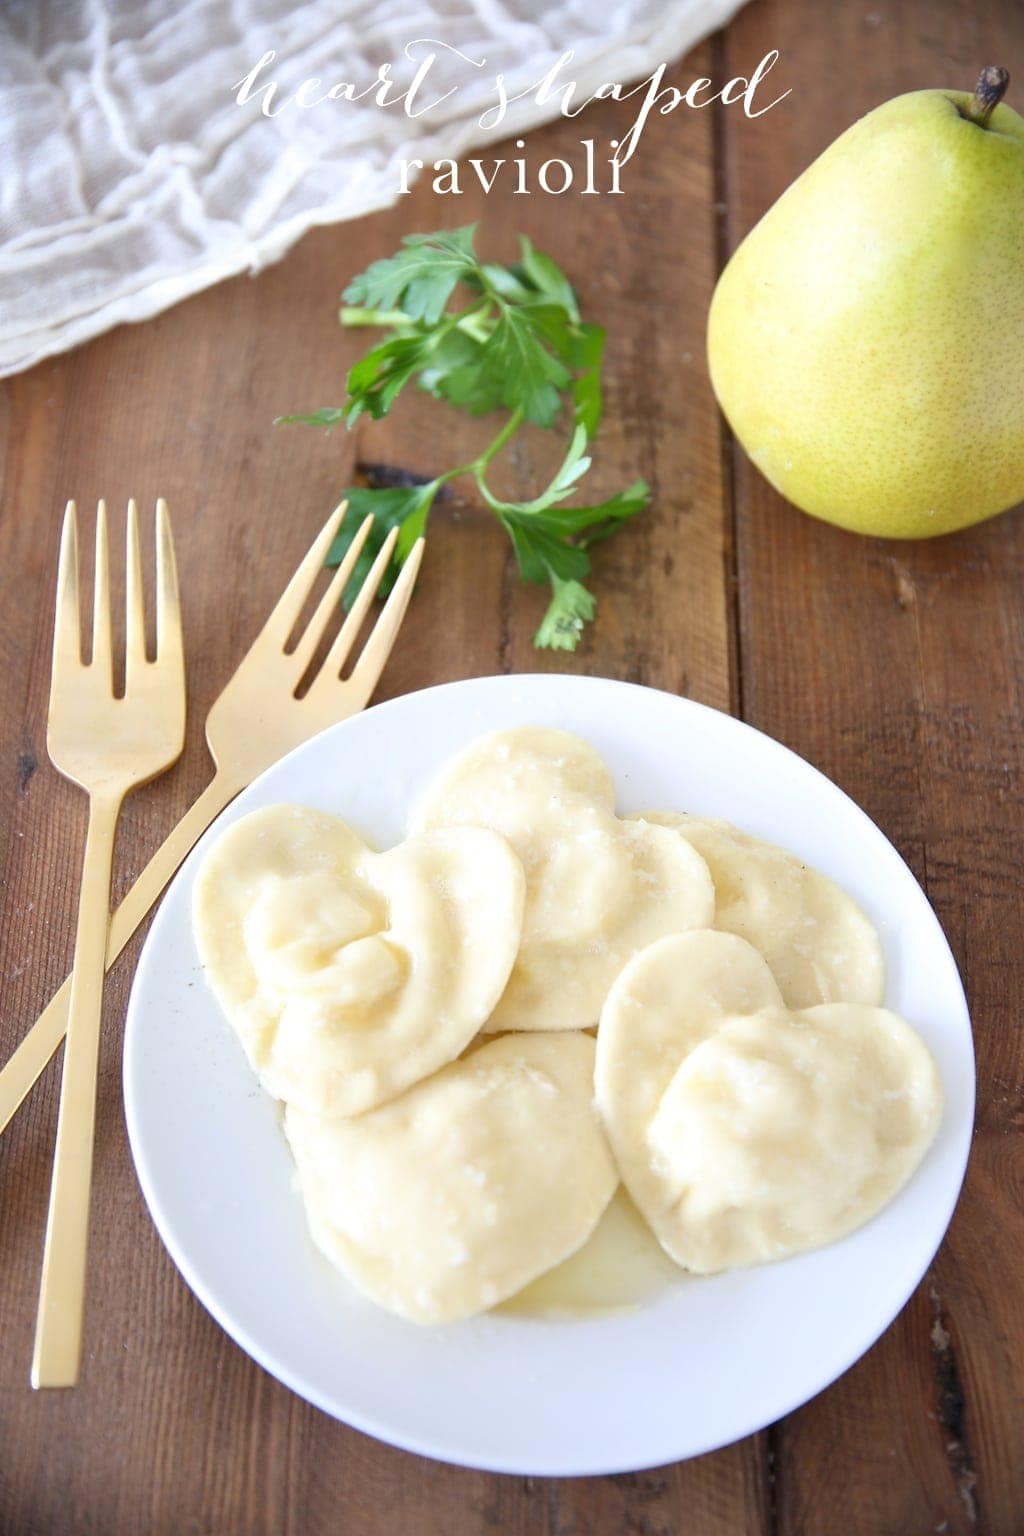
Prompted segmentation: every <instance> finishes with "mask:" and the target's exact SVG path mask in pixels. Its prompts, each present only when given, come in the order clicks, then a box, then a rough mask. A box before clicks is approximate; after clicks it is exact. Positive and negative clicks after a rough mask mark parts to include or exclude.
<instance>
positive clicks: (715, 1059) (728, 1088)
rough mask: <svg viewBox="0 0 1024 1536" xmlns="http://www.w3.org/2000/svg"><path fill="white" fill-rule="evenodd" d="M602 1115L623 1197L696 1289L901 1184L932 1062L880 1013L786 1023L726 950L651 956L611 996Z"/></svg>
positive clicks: (829, 1014) (935, 1114) (933, 1079)
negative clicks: (697, 1277)
mask: <svg viewBox="0 0 1024 1536" xmlns="http://www.w3.org/2000/svg"><path fill="white" fill-rule="evenodd" d="M597 1095H598V1104H599V1107H600V1109H601V1113H602V1116H603V1118H604V1122H605V1125H606V1128H607V1130H608V1134H609V1139H610V1141H611V1144H612V1148H613V1150H614V1152H615V1156H616V1160H617V1162H618V1165H619V1169H620V1171H621V1174H622V1179H623V1183H624V1184H625V1185H626V1188H627V1189H628V1190H629V1193H630V1194H631V1195H632V1197H633V1200H634V1201H635V1202H636V1204H637V1206H638V1207H639V1209H640V1211H641V1212H642V1213H643V1215H644V1216H645V1217H646V1219H647V1221H648V1222H649V1224H650V1225H651V1227H652V1228H653V1230H654V1232H655V1234H656V1236H657V1237H658V1240H659V1242H660V1243H661V1245H662V1247H663V1248H664V1249H665V1251H666V1252H667V1253H668V1254H669V1255H670V1257H672V1258H673V1259H675V1261H676V1263H677V1264H680V1265H682V1266H683V1267H684V1268H686V1269H690V1270H695V1271H697V1272H700V1273H710V1272H712V1271H715V1270H720V1269H726V1268H730V1267H732V1266H735V1265H743V1264H752V1263H757V1262H761V1261H764V1260H768V1259H778V1258H783V1257H785V1256H786V1255H787V1254H791V1253H797V1252H800V1251H802V1250H804V1249H808V1248H816V1247H820V1246H822V1245H823V1244H825V1243H829V1242H832V1241H834V1240H835V1239H836V1238H838V1237H841V1236H843V1235H844V1234H845V1233H846V1232H849V1231H851V1230H852V1229H853V1228H854V1227H857V1226H860V1225H861V1223H862V1222H864V1221H866V1220H867V1219H868V1218H869V1217H870V1216H872V1215H873V1214H874V1213H875V1212H876V1211H877V1210H878V1209H879V1208H880V1207H881V1206H882V1205H884V1204H885V1203H886V1201H888V1200H890V1199H891V1198H892V1197H893V1195H894V1194H895V1193H896V1192H897V1190H898V1189H899V1188H900V1187H901V1186H902V1185H903V1184H904V1183H905V1182H906V1181H907V1179H909V1178H910V1176H911V1174H912V1173H913V1171H914V1169H915V1168H916V1167H917V1165H918V1163H919V1162H920V1160H921V1158H922V1157H923V1156H924V1153H925V1151H926V1150H927V1148H928V1146H929V1144H930V1142H931V1140H932V1138H933V1136H934V1135H935V1131H936V1129H937V1127H938V1123H939V1119H940V1115H941V1107H942V1089H941V1085H940V1082H939V1077H938V1072H937V1070H936V1067H935V1063H934V1061H933V1060H932V1057H931V1054H930V1052H929V1051H928V1049H927V1047H926V1046H925V1044H924V1042H923V1041H922V1040H921V1038H920V1037H919V1036H918V1034H917V1033H916V1032H915V1031H914V1030H913V1029H912V1028H911V1027H910V1025H909V1024H907V1023H906V1022H905V1021H904V1020H903V1019H901V1018H899V1017H898V1016H897V1015H896V1014H894V1013H890V1012H888V1011H887V1010H886V1009H883V1008H874V1007H870V1006H867V1005H864V1004H855V1003H826V1004H820V1005H817V1006H814V1007H810V1008H804V1009H800V1010H795V1011H790V1010H789V1009H787V1008H786V1007H785V1005H784V1003H783V1000H782V997H781V995H780V993H779V989H778V987H777V985H776V982H775V980H774V978H773V976H772V973H771V971H770V970H769V968H768V965H767V964H766V962H765V961H764V960H763V959H762V957H761V956H760V955H759V954H758V953H757V951H756V950H755V949H753V948H752V946H751V945H749V944H747V943H746V942H745V941H744V940H743V939H740V938H738V937H736V936H735V935H733V934H727V933H720V932H708V933H690V934H683V935H680V936H678V937H674V938H667V939H663V940H661V941H660V942H659V943H657V944H653V945H651V947H650V948H649V949H647V950H645V951H644V953H643V954H641V955H638V956H637V957H636V959H635V960H633V961H632V962H631V964H630V965H628V966H627V967H626V969H625V970H624V971H623V973H622V975H621V976H620V977H619V979H618V981H617V982H616V984H615V986H614V987H613V988H612V990H611V993H610V994H609V997H608V1001H607V1003H606V1005H605V1008H604V1012H603V1013H602V1016H601V1027H600V1031H599V1033H598V1049H597Z"/></svg>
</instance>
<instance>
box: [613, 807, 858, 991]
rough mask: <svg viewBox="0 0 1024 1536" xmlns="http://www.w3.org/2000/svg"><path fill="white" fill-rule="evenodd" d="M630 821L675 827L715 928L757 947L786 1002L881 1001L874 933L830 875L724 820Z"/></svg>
mask: <svg viewBox="0 0 1024 1536" xmlns="http://www.w3.org/2000/svg"><path fill="white" fill-rule="evenodd" d="M636 819H637V820H639V821H643V822H646V823H654V824H656V825H658V826H663V827H675V828H676V829H677V830H678V831H679V832H681V833H682V835H683V836H684V837H685V838H686V839H687V841H688V842H690V843H692V844H693V846H694V847H695V848H696V850H697V852H698V853H699V854H700V855H701V857H702V858H703V859H704V861H705V863H706V864H707V866H708V869H709V870H710V871H711V878H712V880H713V881H714V885H715V927H716V928H722V929H724V930H725V931H726V932H728V933H735V934H738V935H739V936H740V938H742V939H746V940H747V941H748V943H750V944H753V946H754V948H755V949H757V950H760V952H761V954H762V955H764V957H765V959H766V960H767V962H768V964H769V966H770V967H771V971H772V975H773V976H774V977H775V980H776V981H777V982H778V984H779V987H780V989H781V992H782V997H783V1000H784V1002H785V1003H786V1006H787V1007H789V1008H807V1007H810V1006H811V1005H812V1004H814V1003H880V1002H881V1001H882V998H883V996H884V993H885V963H884V961H883V959H882V946H881V943H880V941H879V938H878V934H877V932H876V930H875V928H874V926H873V924H872V923H871V922H870V921H869V920H868V918H867V917H866V916H865V915H864V913H863V912H862V911H861V909H860V908H859V907H858V906H857V903H856V902H855V901H854V900H853V899H852V897H850V896H847V894H846V892H845V891H843V890H841V889H840V887H839V886H838V885H836V883H835V882H834V881H833V880H829V879H828V878H827V877H826V876H825V875H821V874H819V873H818V872H817V870H814V869H811V868H810V867H809V866H808V865H806V864H803V863H801V861H800V860H799V859H798V858H797V857H796V856H795V855H794V854H791V853H787V852H786V851H785V849H783V848H777V847H776V846H775V845H774V844H773V843H765V842H762V841H761V839H760V838H756V837H751V836H750V835H749V834H748V833H746V832H741V831H740V830H739V828H738V827H734V826H732V825H731V824H730V823H729V822H727V821H713V820H708V819H705V818H703V817H699V816H687V815H684V814H681V813H678V812H674V811H645V812H644V813H643V814H642V815H641V816H639V817H637V818H636Z"/></svg>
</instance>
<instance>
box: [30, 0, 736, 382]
mask: <svg viewBox="0 0 1024 1536" xmlns="http://www.w3.org/2000/svg"><path fill="white" fill-rule="evenodd" d="M740 3H741V0H674V3H665V0H620V3H608V4H604V5H600V4H597V5H595V4H594V3H593V0H552V3H549V4H545V3H543V0H308V3H306V4H297V5H296V4H285V3H283V0H232V3H231V4H227V3H225V0H179V3H177V4H175V5H168V4H166V0H7V3H6V5H5V6H4V8H3V9H2V11H0V374H10V373H16V372H18V371H19V370H21V369H24V368H28V367H31V365H32V364H33V363H36V362H38V361H39V360H40V359H41V358H44V357H48V356H51V355H52V354H53V353H56V352H62V351H64V350H65V349H67V348H68V347H73V346H75V345H77V344H78V343H79V342H82V341H85V340H86V339H87V338H89V337H91V336H96V335H98V334H99V333H100V332H101V331H104V330H107V329H108V328H109V327H110V326H113V325H116V324H118V323H119V322H122V321H132V320H143V319H146V318H147V317H148V316H150V315H154V314H157V313H159V311H161V310H163V309H166V308H168V307H169V306H170V305H172V304H175V303H177V302H178V300H179V299H182V298H185V297H186V296H187V295H189V294H192V293H196V292H198V291H199V290H200V289H202V288H206V287H208V286H209V285H210V284H212V283H216V282H219V281H220V280H221V279H222V278H225V277H229V276H231V275H232V274H234V273H237V272H241V271H244V270H246V269H248V270H250V271H255V270H257V269H258V268H259V267H261V266H265V265H266V264H267V263H269V262H273V261H276V260H278V258H279V257H281V256H283V255H284V253H285V252H286V251H287V250H288V248H289V247H290V246H291V245H292V244H293V243H294V242H295V241H296V240H297V239H298V238H299V237H300V235H302V234H304V233H305V231H306V230H307V229H309V228H310V227H311V226H313V225H316V224H327V223H333V222H335V221H338V220H342V219H351V218H356V217H358V216H359V215H360V214H364V213H369V212H370V211H371V210H373V209H377V208H382V207H385V206H387V205H389V204H390V203H392V202H394V201H395V199H396V197H397V195H398V190H399V183H400V166H399V163H400V161H401V160H402V159H408V158H412V157H418V158H419V159H422V160H423V161H424V162H426V163H429V162H431V161H433V160H435V159H438V158H440V157H443V156H451V157H455V156H458V155H460V154H463V153H464V152H465V151H466V150H468V149H469V148H471V147H473V146H476V145H479V144H482V143H487V142H488V141H489V142H497V141H498V140H499V139H500V138H503V137H505V136H507V135H508V134H509V133H514V132H517V131H519V132H521V131H523V130H525V129H526V128H528V127H530V126H531V125H533V124H535V123H537V122H540V121H543V120H545V119H548V118H551V117H554V116H556V115H557V114H558V110H559V106H558V100H557V97H554V98H552V99H551V100H549V101H548V102H547V103H546V104H545V105H538V103H537V102H536V101H535V100H534V99H533V98H532V96H530V97H528V98H526V99H524V100H523V101H521V102H519V103H514V104H513V105H512V106H510V108H509V110H508V115H507V117H506V119H505V121H504V123H503V124H502V125H501V127H500V128H498V129H495V130H492V131H491V132H490V133H488V132H487V131H486V130H485V129H481V127H480V125H479V118H480V115H481V113H483V112H485V111H486V109H487V108H488V107H489V106H491V105H492V104H493V102H494V100H495V88H494V80H495V76H496V75H497V74H498V73H499V71H500V72H502V73H503V74H504V76H505V79H506V83H507V88H508V91H509V94H510V95H513V96H514V95H515V94H516V93H517V92H519V91H523V90H527V89H528V88H530V87H532V86H533V85H535V84H536V82H537V81H539V80H540V79H541V78H542V77H543V75H544V74H545V72H546V71H547V70H548V69H549V68H550V67H551V66H552V65H553V64H554V63H555V62H556V61H557V60H558V59H559V58H560V56H561V55H562V54H563V53H564V52H565V51H566V50H567V49H569V48H571V49H572V50H573V51H574V58H573V60H572V63H571V65H569V66H568V67H567V68H566V70H565V75H564V78H566V79H575V80H576V81H577V82H578V88H579V91H580V93H581V94H586V93H588V92H591V91H593V90H595V89H596V88H597V86H598V85H600V84H601V83H602V82H604V81H606V80H623V81H626V80H640V79H642V78H643V77H644V76H646V75H648V74H649V73H650V72H651V71H652V70H653V69H655V68H656V67H657V66H658V64H660V63H661V62H662V61H671V60H674V59H675V58H677V57H678V56H679V55H680V54H682V53H684V52H685V51H686V50H687V49H688V48H690V47H691V46H692V45H693V44H694V43H695V42H697V41H698V40H699V39H700V38H701V37H703V36H704V35H705V34H707V33H708V32H710V31H712V30H714V29H715V28H717V27H719V26H721V25H723V24H724V22H725V21H726V20H727V19H728V18H729V16H730V15H731V14H732V13H733V12H734V11H735V10H736V9H737V8H738V6H739V4H740ZM417 39H437V40H438V41H439V43H440V44H441V45H447V47H444V46H442V47H440V48H437V49H435V50H434V51H435V52H436V53H437V62H436V64H435V65H434V66H432V69H431V73H430V75H429V79H428V82H427V83H428V84H429V87H430V89H429V91H426V89H425V93H424V99H425V100H426V99H431V100H432V99H435V98H436V97H437V96H440V95H441V94H442V93H443V92H444V91H446V90H449V89H451V88H452V87H457V89H456V91H455V94H454V95H452V96H451V97H450V98H449V99H448V100H447V101H446V102H444V103H442V104H441V105H440V106H438V107H437V108H436V109H434V110H431V111H429V112H426V113H424V114H423V115H422V116H420V117H415V118H413V117H409V116H406V115H404V114H403V113H402V111H401V109H400V108H399V109H397V110H396V109H394V108H388V109H384V108H381V107H379V106H377V105H375V104H373V103H372V101H371V100H369V99H366V100H364V101H362V102H351V101H344V100H339V101H325V102H322V103H320V104H319V105H317V106H313V107H310V108H308V109H306V110H302V109H300V108H298V107H297V106H291V107H286V108H285V110H283V111H281V112H280V114H279V115H278V116H276V117H272V118H271V117H266V116H263V115H261V113H260V109H259V101H260V99H261V98H260V97H259V95H258V90H259V86H260V85H261V84H263V83H264V82H266V81H268V80H270V79H274V80H276V81H277V82H278V94H277V97H276V99H275V102H274V105H275V106H276V105H278V104H279V103H281V102H282V101H283V100H284V98H286V97H289V96H291V95H293V94H294V92H295V90H296V88H297V87H298V86H299V85H300V84H301V83H302V82H303V81H304V80H306V79H307V78H309V77H318V78H319V79H320V80H321V81H322V82H323V89H326V88H327V87H328V86H329V85H333V84H334V83H335V82H339V81H351V82H354V84H355V85H356V87H357V88H363V87H365V86H367V85H370V84H371V83H372V82H373V81H374V80H375V79H376V77H377V71H378V68H379V66H380V65H381V64H382V63H384V62H386V61H392V63H393V66H394V67H393V73H394V76H395V79H396V80H398V81H399V82H401V83H408V81H409V79H411V77H412V74H413V72H414V69H415V62H410V60H409V58H407V57H406V56H405V54H404V50H405V48H406V45H407V44H410V43H412V42H413V41H414V40H417ZM455 49H457V50H458V51H459V53H460V54H461V55H464V56H465V58H460V57H459V56H458V54H456V53H455V52H453V51H450V50H455ZM271 50H273V51H274V52H275V53H276V58H275V60H274V61H273V62H272V63H271V64H270V65H269V66H267V67H266V68H265V69H264V70H263V72H262V73H261V74H260V75H259V76H258V77H257V79H256V81H255V82H254V85H255V89H256V95H255V97H254V99H253V100H250V101H249V102H248V104H247V105H245V106H239V105H237V104H236V99H235V97H236V90H235V87H236V85H237V83H238V82H239V81H241V80H242V79H243V78H244V77H245V76H246V75H247V74H248V73H249V72H250V71H251V70H252V69H253V67H254V66H255V65H256V64H257V62H258V61H259V60H260V59H261V58H262V56H263V55H264V54H266V53H268V52H270V51H271ZM429 51H431V50H430V48H429V47H427V46H425V45H421V46H419V47H418V49H416V50H413V52H414V61H415V59H421V58H422V57H423V56H424V54H425V53H427V52H429ZM467 59H468V60H472V61H477V60H486V65H485V66H483V67H480V68H479V69H477V68H475V67H474V65H473V64H469V63H467V62H466V60H467ZM449 201H450V205H451V216H450V218H448V219H447V220H442V219H439V220H438V222H439V223H441V222H448V223H451V224H456V223H458V222H460V219H459V214H458V208H459V199H458V198H455V197H452V198H450V199H449Z"/></svg>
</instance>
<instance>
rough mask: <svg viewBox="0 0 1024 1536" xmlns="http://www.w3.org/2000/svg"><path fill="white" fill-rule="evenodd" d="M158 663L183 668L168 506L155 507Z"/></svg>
mask: <svg viewBox="0 0 1024 1536" xmlns="http://www.w3.org/2000/svg"><path fill="white" fill-rule="evenodd" d="M156 659H157V661H158V662H162V663H165V664H169V665H172V666H176V667H183V666H184V652H183V650H182V640H181V603H180V600H179V597H178V566H177V562H176V561H175V558H174V537H173V535H172V533H171V518H170V513H169V512H168V510H167V503H166V501H164V499H163V497H162V496H159V497H158V498H157V503H156Z"/></svg>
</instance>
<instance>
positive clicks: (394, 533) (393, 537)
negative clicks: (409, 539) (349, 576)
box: [320, 528, 398, 677]
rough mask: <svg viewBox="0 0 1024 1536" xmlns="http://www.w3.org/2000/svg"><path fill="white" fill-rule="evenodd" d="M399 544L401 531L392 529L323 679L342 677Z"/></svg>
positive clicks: (330, 654)
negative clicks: (343, 668) (399, 532)
mask: <svg viewBox="0 0 1024 1536" xmlns="http://www.w3.org/2000/svg"><path fill="white" fill-rule="evenodd" d="M397 542H398V529H397V528H392V530H391V532H390V533H389V534H388V536H387V538H386V539H385V540H384V543H383V544H382V545H381V547H380V550H379V551H378V554H377V558H376V560H375V561H374V562H373V564H372V565H371V566H370V570H369V573H368V575H367V577H366V580H365V581H364V582H363V584H362V586H361V587H360V588H359V591H358V593H357V594H356V600H355V602H354V603H353V604H352V607H351V608H350V609H349V611H348V615H347V617H346V619H345V622H344V624H343V625H342V626H341V629H340V630H339V631H338V634H337V636H336V637H335V641H334V644H333V645H332V646H331V648H330V650H329V651H328V652H327V655H326V656H325V657H324V664H323V667H322V668H321V670H320V676H322V677H338V676H339V675H340V673H341V669H342V667H343V666H344V665H345V661H346V659H347V657H348V653H349V651H350V650H351V649H352V646H353V644H354V642H355V638H356V635H358V633H359V630H360V628H361V627H362V623H363V620H364V619H365V618H366V614H367V610H368V609H369V606H370V604H371V603H372V602H373V600H374V598H375V597H376V595H377V588H378V587H379V586H380V584H381V579H382V577H383V575H384V572H385V571H386V570H387V568H388V563H389V561H390V559H391V556H392V554H393V553H394V548H395V545H396V544H397Z"/></svg>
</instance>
